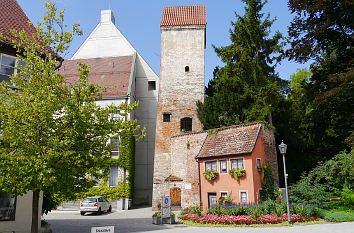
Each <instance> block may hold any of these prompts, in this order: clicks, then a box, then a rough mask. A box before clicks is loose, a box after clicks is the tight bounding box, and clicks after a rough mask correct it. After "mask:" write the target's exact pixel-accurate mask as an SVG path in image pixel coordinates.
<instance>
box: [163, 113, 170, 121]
mask: <svg viewBox="0 0 354 233" xmlns="http://www.w3.org/2000/svg"><path fill="white" fill-rule="evenodd" d="M163 122H171V113H164V114H163Z"/></svg>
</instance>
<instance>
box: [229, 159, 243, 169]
mask: <svg viewBox="0 0 354 233" xmlns="http://www.w3.org/2000/svg"><path fill="white" fill-rule="evenodd" d="M230 162H231V169H245V166H244V164H243V158H241V159H230Z"/></svg>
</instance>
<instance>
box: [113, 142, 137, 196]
mask: <svg viewBox="0 0 354 233" xmlns="http://www.w3.org/2000/svg"><path fill="white" fill-rule="evenodd" d="M117 165H118V166H119V167H122V168H125V169H127V171H128V177H127V181H128V186H129V194H128V196H126V197H129V198H132V197H133V193H134V174H135V138H134V136H122V137H121V138H120V155H119V158H118V163H117Z"/></svg>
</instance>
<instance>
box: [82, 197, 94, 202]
mask: <svg viewBox="0 0 354 233" xmlns="http://www.w3.org/2000/svg"><path fill="white" fill-rule="evenodd" d="M82 202H97V198H85V199H84V200H83V201H82Z"/></svg>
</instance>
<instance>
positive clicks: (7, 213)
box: [0, 192, 16, 221]
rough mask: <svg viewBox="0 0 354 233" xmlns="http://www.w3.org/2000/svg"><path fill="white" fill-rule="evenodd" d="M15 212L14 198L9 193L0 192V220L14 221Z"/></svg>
mask: <svg viewBox="0 0 354 233" xmlns="http://www.w3.org/2000/svg"><path fill="white" fill-rule="evenodd" d="M15 214H16V198H15V197H11V193H1V192H0V221H14V220H15Z"/></svg>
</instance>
